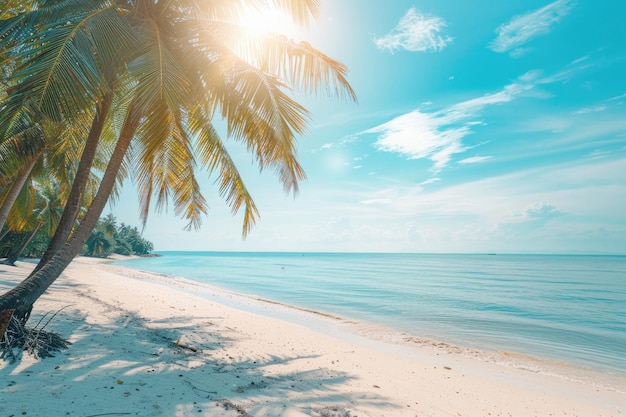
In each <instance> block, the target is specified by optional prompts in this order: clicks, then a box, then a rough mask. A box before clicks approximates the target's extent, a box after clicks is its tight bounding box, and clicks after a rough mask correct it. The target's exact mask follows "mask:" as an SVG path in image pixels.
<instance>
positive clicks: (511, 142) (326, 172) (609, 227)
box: [111, 0, 626, 254]
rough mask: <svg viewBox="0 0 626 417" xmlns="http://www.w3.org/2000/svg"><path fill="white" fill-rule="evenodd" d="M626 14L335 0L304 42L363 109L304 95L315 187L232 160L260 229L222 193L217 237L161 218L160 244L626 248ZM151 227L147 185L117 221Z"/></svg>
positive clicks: (614, 0)
mask: <svg viewBox="0 0 626 417" xmlns="http://www.w3.org/2000/svg"><path fill="white" fill-rule="evenodd" d="M624 16H626V2H623V1H621V0H605V1H591V0H576V1H574V0H557V1H552V2H550V1H545V0H543V1H535V0H524V1H500V2H493V1H482V0H474V1H472V2H467V1H460V0H437V1H434V0H433V1H418V0H414V1H404V0H394V1H390V2H382V1H377V0H341V1H330V0H325V1H324V0H322V15H321V16H320V18H319V20H318V22H317V24H315V25H313V26H312V27H311V28H309V29H308V30H306V31H297V32H293V33H292V34H291V35H292V36H293V37H294V38H296V39H297V40H302V39H304V40H307V41H310V42H311V43H312V44H313V45H314V46H315V47H317V48H318V49H320V50H322V51H323V52H325V53H326V54H328V55H330V56H331V57H333V58H335V59H338V60H340V61H342V62H343V63H345V64H346V65H347V66H348V68H349V69H350V74H349V80H350V82H351V84H352V86H353V87H354V89H355V91H356V93H357V96H358V100H359V102H358V103H357V104H355V103H350V102H346V101H342V100H337V99H332V98H328V97H325V96H320V97H305V98H301V100H302V102H303V103H304V104H305V105H306V106H307V107H308V108H309V110H311V112H312V114H313V119H312V121H311V124H310V128H309V131H308V133H307V134H306V135H305V136H304V137H302V138H301V140H300V142H299V156H300V160H301V163H302V165H303V167H304V168H305V170H306V173H307V176H308V179H307V181H305V182H304V183H302V185H301V189H300V193H299V194H298V196H297V197H296V198H295V199H294V198H293V196H285V195H284V194H283V192H282V186H281V185H280V184H279V182H278V180H277V179H276V178H274V177H273V175H272V174H271V173H263V174H260V175H259V173H258V169H257V168H256V167H255V166H254V165H252V164H251V157H250V156H249V155H246V153H245V150H244V149H241V148H237V147H233V148H232V149H233V157H234V158H235V159H236V160H238V161H240V165H239V166H240V168H241V170H242V171H243V173H244V175H245V177H246V178H247V181H248V184H249V188H250V189H251V190H252V193H253V196H254V198H255V201H256V203H257V205H258V207H259V209H260V211H261V219H260V221H259V223H258V224H257V225H256V227H255V228H254V229H253V230H252V232H251V233H250V235H249V237H248V238H247V239H246V240H243V239H242V237H241V216H235V217H233V216H232V215H231V214H230V211H229V209H228V208H227V207H226V206H225V204H224V203H223V202H222V201H221V200H220V199H219V196H218V195H217V192H216V189H215V188H214V187H212V182H211V181H209V180H208V179H207V181H206V184H203V189H204V191H205V194H206V196H207V199H208V200H209V203H210V204H211V211H210V213H209V215H208V216H207V218H206V219H205V221H204V222H203V226H202V229H201V230H200V231H197V232H186V231H184V230H183V227H184V225H185V222H184V221H183V220H180V219H176V218H175V216H174V213H173V210H170V211H169V213H166V214H157V213H154V214H153V215H151V217H150V219H149V221H148V224H147V226H146V229H145V231H144V236H145V237H146V238H147V239H149V240H151V241H152V242H154V244H155V248H156V249H157V250H224V251H231V250H235V251H358V252H447V253H450V252H463V253H485V252H496V253H610V254H614V253H618V254H625V253H626V210H625V209H624V207H625V206H626V47H625V46H624V45H626V27H625V26H624V25H623V17H624ZM111 212H112V213H113V214H114V215H116V217H117V218H118V221H123V222H125V223H129V224H134V225H139V216H138V208H137V204H136V197H135V194H134V190H133V189H132V188H130V187H127V189H126V190H125V191H124V193H123V195H122V199H121V200H120V201H119V203H118V204H117V205H116V206H114V207H113V208H112V209H111Z"/></svg>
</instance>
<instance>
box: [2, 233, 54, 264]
mask: <svg viewBox="0 0 626 417" xmlns="http://www.w3.org/2000/svg"><path fill="white" fill-rule="evenodd" d="M29 235H30V232H8V233H7V234H6V235H5V236H4V237H3V238H2V239H1V240H0V258H6V257H8V256H10V255H11V254H12V253H13V252H14V251H15V248H17V247H19V246H20V245H21V244H22V243H23V242H24V241H25V240H26V239H28V237H29ZM49 242H50V237H49V236H48V234H47V233H46V232H45V230H39V232H38V233H37V234H36V235H35V237H34V238H33V239H32V240H31V241H30V243H29V244H28V245H27V246H26V248H25V249H24V251H23V252H22V253H21V254H20V256H21V257H24V258H40V257H41V256H42V255H43V253H44V252H45V251H46V248H47V247H48V243H49Z"/></svg>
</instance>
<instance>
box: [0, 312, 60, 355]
mask: <svg viewBox="0 0 626 417" xmlns="http://www.w3.org/2000/svg"><path fill="white" fill-rule="evenodd" d="M67 307H69V306H65V307H63V308H61V309H59V310H57V311H56V312H54V313H52V312H48V313H46V314H44V315H43V316H42V317H41V319H39V321H38V322H37V324H36V325H35V327H33V328H30V327H25V326H24V325H23V324H22V322H21V321H20V320H18V319H17V318H15V317H13V316H12V317H11V318H10V319H9V325H8V326H7V329H6V330H5V332H4V334H2V335H0V337H1V339H0V359H4V360H7V361H9V362H11V363H13V362H15V361H16V360H17V359H19V357H20V356H21V352H24V351H25V352H27V353H28V354H30V355H32V356H34V357H35V359H44V358H49V357H54V354H53V352H60V351H61V350H63V349H67V348H68V347H69V345H71V343H70V342H69V341H67V340H65V339H63V338H62V337H61V336H60V335H59V334H58V333H55V332H50V331H47V330H45V328H46V326H48V324H50V322H51V321H52V320H53V319H54V318H55V317H56V316H57V314H59V313H60V312H61V311H63V310H64V309H65V308H67ZM16 351H17V353H16Z"/></svg>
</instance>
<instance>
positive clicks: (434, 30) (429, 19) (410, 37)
mask: <svg viewBox="0 0 626 417" xmlns="http://www.w3.org/2000/svg"><path fill="white" fill-rule="evenodd" d="M446 26H447V25H446V22H445V21H444V20H443V19H442V18H440V17H436V16H429V15H426V14H423V13H421V12H420V11H419V10H417V9H416V8H415V7H412V8H410V9H409V10H408V11H407V12H406V14H405V15H404V17H402V19H400V22H399V23H398V25H397V26H396V27H395V28H394V29H393V30H392V31H391V32H390V33H389V34H387V35H385V36H383V37H380V38H377V39H375V40H374V43H375V44H376V46H377V47H378V48H379V49H388V50H389V51H391V52H393V51H394V50H396V49H404V50H407V51H411V52H428V51H441V50H442V49H443V48H445V47H446V46H447V45H448V44H449V43H450V42H452V38H451V37H449V36H448V35H446V34H445V33H443V29H444V28H445V27H446Z"/></svg>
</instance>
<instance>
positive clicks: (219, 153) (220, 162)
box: [188, 108, 259, 237]
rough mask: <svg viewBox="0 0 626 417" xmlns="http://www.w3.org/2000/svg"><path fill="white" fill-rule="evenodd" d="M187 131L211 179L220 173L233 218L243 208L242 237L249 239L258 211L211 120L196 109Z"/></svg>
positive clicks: (219, 178) (219, 180)
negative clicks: (194, 142) (192, 137)
mask: <svg viewBox="0 0 626 417" xmlns="http://www.w3.org/2000/svg"><path fill="white" fill-rule="evenodd" d="M188 127H189V129H190V131H191V132H192V134H193V135H194V136H195V138H196V150H197V152H198V158H199V160H200V163H201V164H202V165H203V166H205V167H206V168H207V170H208V172H209V176H210V175H211V174H212V173H214V172H215V171H217V172H218V175H217V180H216V183H217V184H218V186H219V193H220V196H221V197H222V198H224V199H225V200H226V203H227V204H228V205H229V206H230V208H231V211H232V213H233V215H235V214H237V213H238V212H239V210H240V209H241V207H242V206H244V208H245V211H244V215H243V232H242V233H243V236H244V237H246V236H247V235H248V233H249V232H250V230H251V229H252V226H253V225H254V224H255V223H256V221H257V219H258V218H259V211H258V209H257V207H256V204H255V203H254V200H253V199H252V196H251V194H250V192H249V191H248V189H247V187H246V185H245V183H244V181H243V178H242V177H241V175H240V174H239V171H238V170H237V166H236V165H235V163H234V162H233V160H232V159H231V157H230V154H229V153H228V149H226V147H225V146H224V143H223V142H222V139H221V138H220V136H219V134H218V133H217V131H216V130H215V128H214V126H213V124H212V123H211V120H210V118H209V117H208V116H207V115H206V114H204V113H203V112H202V110H201V109H200V108H197V109H195V111H194V112H193V113H192V114H191V115H190V117H189V122H188Z"/></svg>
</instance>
